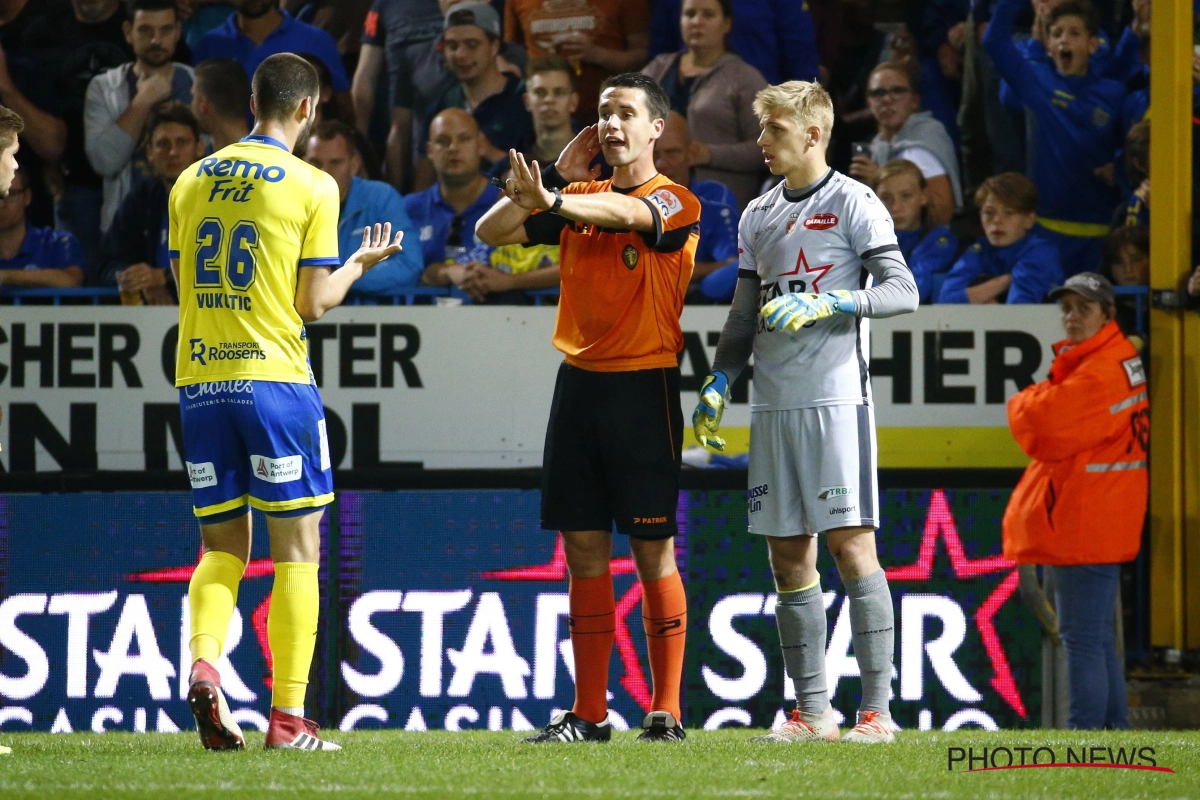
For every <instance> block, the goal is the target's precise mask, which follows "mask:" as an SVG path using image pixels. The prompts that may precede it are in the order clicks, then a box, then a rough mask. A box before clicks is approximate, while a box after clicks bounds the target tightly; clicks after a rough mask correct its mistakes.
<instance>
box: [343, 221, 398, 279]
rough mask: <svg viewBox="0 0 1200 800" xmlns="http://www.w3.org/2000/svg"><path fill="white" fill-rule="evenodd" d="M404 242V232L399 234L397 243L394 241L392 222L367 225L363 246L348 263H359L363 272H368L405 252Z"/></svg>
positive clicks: (364, 230) (364, 229)
mask: <svg viewBox="0 0 1200 800" xmlns="http://www.w3.org/2000/svg"><path fill="white" fill-rule="evenodd" d="M402 241H404V231H400V232H399V233H397V234H396V239H395V241H392V223H390V222H385V223H383V224H382V225H380V224H379V223H378V222H376V223H375V224H374V225H367V226H366V227H365V228H363V238H362V244H361V245H360V246H359V248H358V250H357V251H355V253H354V255H352V256H350V260H349V261H347V262H346V263H347V264H349V263H350V262H351V261H357V262H358V263H359V264H361V265H362V269H363V272H366V271H367V270H369V269H370V268H371V267H373V266H375V265H376V264H378V263H379V262H380V261H383V260H384V259H385V258H387V257H388V256H394V255H396V253H399V252H400V251H401V250H403V249H404V248H403V247H401V246H400V242H402Z"/></svg>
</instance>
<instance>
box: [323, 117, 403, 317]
mask: <svg viewBox="0 0 1200 800" xmlns="http://www.w3.org/2000/svg"><path fill="white" fill-rule="evenodd" d="M354 133H355V132H354V129H353V128H351V127H350V126H348V125H346V124H345V123H343V122H338V121H336V120H325V121H323V122H321V123H320V124H318V125H317V126H316V127H315V128H313V132H312V135H311V136H310V137H309V139H308V143H307V145H306V146H305V153H304V160H305V161H307V162H308V163H310V164H312V165H313V166H314V167H316V168H317V169H319V170H321V171H323V172H326V173H328V174H329V175H331V176H332V177H333V179H334V180H335V181H336V182H337V185H338V194H339V196H340V197H341V213H340V215H339V216H338V254H339V256H340V257H341V259H342V263H343V264H344V263H346V261H347V260H349V258H350V256H352V255H353V254H354V252H355V251H356V250H358V248H359V246H360V245H361V244H362V238H363V228H364V227H366V226H367V225H372V224H374V223H376V222H390V223H392V232H393V233H399V232H400V231H403V232H404V242H406V243H407V244H406V245H405V246H404V249H403V250H402V251H400V252H399V253H397V254H396V255H394V256H392V257H391V258H389V259H387V260H386V261H384V262H383V263H381V264H379V266H377V267H375V268H374V269H372V270H371V271H370V272H367V273H364V274H363V276H362V277H361V278H359V279H358V280H357V281H355V282H354V285H353V286H352V287H351V288H350V294H351V295H352V296H358V297H366V296H371V295H390V294H397V293H399V292H401V291H402V290H404V289H408V288H411V287H413V286H416V285H417V283H418V281H419V280H420V278H421V271H422V270H423V269H424V268H425V264H424V262H423V260H422V258H421V250H420V249H419V248H418V247H417V240H418V239H419V238H420V237H419V236H418V234H417V229H416V227H414V225H413V223H412V220H411V219H409V216H408V211H407V209H406V208H405V206H404V198H402V197H401V196H400V193H399V192H397V191H396V190H395V189H393V188H392V187H391V186H390V185H388V184H386V183H384V182H383V181H372V180H367V179H365V178H360V177H358V174H357V173H358V172H359V171H360V170H361V169H362V157H361V156H360V154H359V152H358V148H357V147H356V146H355V141H354V140H355V136H354Z"/></svg>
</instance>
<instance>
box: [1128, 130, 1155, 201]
mask: <svg viewBox="0 0 1200 800" xmlns="http://www.w3.org/2000/svg"><path fill="white" fill-rule="evenodd" d="M1149 168H1150V120H1148V119H1144V120H1142V121H1141V122H1139V123H1138V124H1136V125H1134V126H1133V127H1132V128H1130V129H1129V133H1127V134H1125V172H1126V174H1127V175H1128V176H1129V183H1130V185H1131V186H1133V187H1135V188H1136V187H1137V186H1138V185H1140V184H1141V182H1142V181H1143V180H1144V179H1145V178H1146V171H1147V170H1148V169H1149Z"/></svg>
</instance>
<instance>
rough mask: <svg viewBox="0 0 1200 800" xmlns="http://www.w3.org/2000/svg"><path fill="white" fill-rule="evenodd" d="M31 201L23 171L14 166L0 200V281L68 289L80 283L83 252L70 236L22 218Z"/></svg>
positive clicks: (21, 286)
mask: <svg viewBox="0 0 1200 800" xmlns="http://www.w3.org/2000/svg"><path fill="white" fill-rule="evenodd" d="M32 201H33V193H32V192H31V191H30V188H29V183H28V181H27V180H26V176H25V170H24V169H23V168H18V169H17V171H16V173H15V174H14V175H13V179H12V185H11V186H10V187H9V189H8V193H7V194H6V195H4V197H3V198H2V199H0V284H2V285H5V286H16V287H20V288H36V287H44V288H54V289H69V288H72V287H75V286H79V285H80V284H82V283H83V278H84V272H83V252H82V251H81V250H80V248H79V242H78V240H76V239H75V237H74V235H72V234H70V233H67V232H66V231H56V230H54V229H53V228H35V227H34V226H33V225H30V224H29V221H28V220H26V219H25V209H26V208H27V207H28V206H29V204H30V203H31V202H32Z"/></svg>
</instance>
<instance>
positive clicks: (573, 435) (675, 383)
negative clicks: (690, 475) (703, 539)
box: [542, 363, 683, 539]
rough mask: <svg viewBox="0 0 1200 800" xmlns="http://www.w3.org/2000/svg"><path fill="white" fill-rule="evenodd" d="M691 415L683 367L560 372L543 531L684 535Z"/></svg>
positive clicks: (549, 438) (546, 465) (546, 464)
mask: <svg viewBox="0 0 1200 800" xmlns="http://www.w3.org/2000/svg"><path fill="white" fill-rule="evenodd" d="M682 449H683V411H682V409H681V408H680V406H679V368H678V367H670V368H662V369H643V370H635V371H633V372H589V371H587V370H583V369H579V368H578V367H572V366H570V365H569V364H566V363H563V365H562V366H561V367H559V369H558V380H557V382H556V383H555V386H554V401H553V403H552V405H551V407H550V423H549V425H548V426H547V428H546V452H545V455H544V457H543V460H542V528H544V529H546V530H554V531H609V530H612V527H613V523H614V522H616V525H617V531H618V532H620V533H623V534H625V535H627V536H633V537H635V538H638V539H666V538H667V537H669V536H674V535H675V534H676V532H677V527H676V524H675V508H676V505H677V504H678V502H679V469H680V464H681V458H682Z"/></svg>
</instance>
